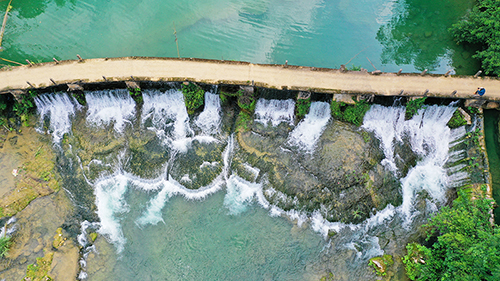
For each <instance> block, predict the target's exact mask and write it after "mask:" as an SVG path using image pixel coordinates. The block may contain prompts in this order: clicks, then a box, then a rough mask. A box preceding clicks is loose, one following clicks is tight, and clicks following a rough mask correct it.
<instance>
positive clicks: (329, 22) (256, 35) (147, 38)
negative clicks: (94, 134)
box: [0, 0, 478, 74]
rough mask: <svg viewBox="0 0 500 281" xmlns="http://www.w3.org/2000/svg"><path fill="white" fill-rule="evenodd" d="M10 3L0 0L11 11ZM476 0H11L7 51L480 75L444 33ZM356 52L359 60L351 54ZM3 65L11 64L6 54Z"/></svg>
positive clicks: (17, 55)
mask: <svg viewBox="0 0 500 281" xmlns="http://www.w3.org/2000/svg"><path fill="white" fill-rule="evenodd" d="M7 3H8V1H2V2H0V9H1V10H3V11H4V10H5V7H6V5H7ZM472 3H473V1H471V0H459V1H454V0H440V1H426V0H407V1H402V0H399V1H397V0H396V1H395V0H360V1H350V0H337V1H327V0H295V1H291V0H287V1H283V0H210V1H196V0H187V1H165V0H150V1H131V0H123V1H97V0H84V1H74V0H73V1H71V0H69V1H64V0H42V1H34V0H24V1H13V3H12V6H13V10H12V11H11V13H10V15H9V19H8V24H7V28H6V32H5V37H4V42H3V47H4V48H5V50H4V51H3V52H1V53H0V57H2V58H6V59H10V60H14V61H18V62H22V63H24V62H25V59H30V60H32V61H35V62H38V61H51V60H52V57H55V58H57V59H76V54H80V55H81V56H82V57H84V58H96V57H120V56H159V57H177V48H176V43H175V37H174V34H173V33H174V26H175V30H176V31H177V37H178V44H179V53H180V56H181V57H199V58H208V59H225V60H240V61H250V62H254V63H278V64H283V63H284V62H285V60H288V62H289V64H294V65H306V66H315V67H330V68H337V67H339V66H340V65H341V64H346V63H348V62H349V64H348V65H347V67H352V66H361V67H364V68H366V69H368V70H370V71H371V70H374V68H373V66H372V63H373V65H374V66H375V67H376V68H378V69H381V70H383V71H397V70H399V68H402V69H403V70H404V71H406V72H411V71H421V70H423V69H429V71H432V72H435V73H444V72H446V71H447V70H448V69H452V68H453V69H455V71H456V72H457V73H459V74H471V73H475V72H476V71H477V69H478V65H477V62H475V61H473V60H472V59H471V58H470V57H471V55H472V54H473V51H471V50H466V49H463V48H462V47H460V46H457V45H456V44H455V43H454V42H453V41H452V39H451V38H450V36H449V35H448V33H447V29H448V28H449V27H450V26H451V24H452V23H454V22H456V21H457V20H458V19H459V18H461V17H462V16H463V15H464V14H465V12H466V10H467V9H469V8H470V7H471V6H472ZM351 59H352V60H351ZM0 63H5V62H0Z"/></svg>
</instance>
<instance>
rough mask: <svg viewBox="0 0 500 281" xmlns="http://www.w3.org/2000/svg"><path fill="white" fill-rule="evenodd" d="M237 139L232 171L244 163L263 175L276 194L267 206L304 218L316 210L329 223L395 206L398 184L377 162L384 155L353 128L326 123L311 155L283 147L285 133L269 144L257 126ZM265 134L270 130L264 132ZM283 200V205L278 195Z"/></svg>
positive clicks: (352, 219) (367, 136)
mask: <svg viewBox="0 0 500 281" xmlns="http://www.w3.org/2000/svg"><path fill="white" fill-rule="evenodd" d="M255 127H256V126H254V131H252V132H245V133H239V134H238V138H237V139H238V143H239V145H240V147H241V151H239V152H237V154H236V155H235V157H234V160H233V168H234V169H235V170H236V171H237V172H238V174H240V173H242V171H243V170H244V167H243V164H244V163H248V164H250V165H251V166H253V167H257V168H258V169H260V171H261V176H262V175H263V174H266V176H267V180H268V181H269V183H270V185H271V186H272V187H273V188H274V189H275V190H277V191H279V192H280V193H277V194H276V193H273V194H272V195H270V196H269V195H268V197H269V198H268V199H269V200H270V201H271V203H273V204H276V205H278V206H279V207H281V208H283V209H285V210H289V209H301V210H305V211H307V212H312V211H314V210H321V211H322V213H323V216H324V217H326V218H327V219H329V220H331V221H343V222H360V221H362V220H364V219H365V218H367V217H368V216H369V214H370V212H371V211H372V208H376V209H382V208H384V207H385V206H386V205H387V204H388V203H393V204H398V203H400V202H401V195H400V194H399V192H398V190H397V189H398V188H399V183H398V182H397V180H396V179H395V178H394V176H393V175H392V174H391V173H390V172H388V171H386V170H385V169H384V168H383V167H382V166H381V165H380V164H379V162H380V161H381V159H382V157H383V155H382V153H381V151H380V150H379V148H378V147H379V145H378V143H377V141H376V140H375V138H374V137H373V136H371V135H370V134H368V133H367V132H364V131H361V130H359V129H358V128H357V127H354V126H351V125H348V124H345V123H342V122H339V121H333V122H330V123H329V124H328V125H327V127H326V129H325V131H324V132H323V134H322V136H321V137H320V139H319V141H318V143H317V147H316V149H315V152H314V153H313V154H307V153H302V152H299V151H294V150H293V149H292V148H289V147H288V145H287V143H286V138H285V136H286V134H285V132H286V130H277V131H276V132H275V135H274V138H270V137H267V136H266V135H268V134H269V133H268V132H267V131H265V130H263V129H262V127H261V126H257V127H256V128H255ZM267 130H270V129H267ZM282 194H284V195H286V196H287V197H288V199H287V200H283V195H282Z"/></svg>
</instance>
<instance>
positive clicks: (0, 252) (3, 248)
mask: <svg viewBox="0 0 500 281" xmlns="http://www.w3.org/2000/svg"><path fill="white" fill-rule="evenodd" d="M11 244H12V241H10V237H9V236H4V237H1V238H0V257H5V256H6V255H7V253H8V252H9V247H10V245H11Z"/></svg>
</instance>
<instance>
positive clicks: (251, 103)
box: [236, 90, 257, 114]
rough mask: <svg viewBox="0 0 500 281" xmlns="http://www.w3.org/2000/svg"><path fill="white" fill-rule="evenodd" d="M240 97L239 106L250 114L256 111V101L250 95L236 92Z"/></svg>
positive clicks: (241, 91)
mask: <svg viewBox="0 0 500 281" xmlns="http://www.w3.org/2000/svg"><path fill="white" fill-rule="evenodd" d="M236 93H237V95H238V106H239V107H240V108H241V109H242V110H243V111H246V112H247V113H249V114H252V113H253V111H254V110H255V105H256V102H257V101H256V100H255V97H254V96H253V95H251V94H250V93H245V91H243V90H239V91H238V92H236Z"/></svg>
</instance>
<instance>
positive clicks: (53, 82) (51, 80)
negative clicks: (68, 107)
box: [49, 78, 57, 85]
mask: <svg viewBox="0 0 500 281" xmlns="http://www.w3.org/2000/svg"><path fill="white" fill-rule="evenodd" d="M49 79H50V82H52V84H54V85H57V83H56V82H55V81H54V80H53V79H52V78H49Z"/></svg>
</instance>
